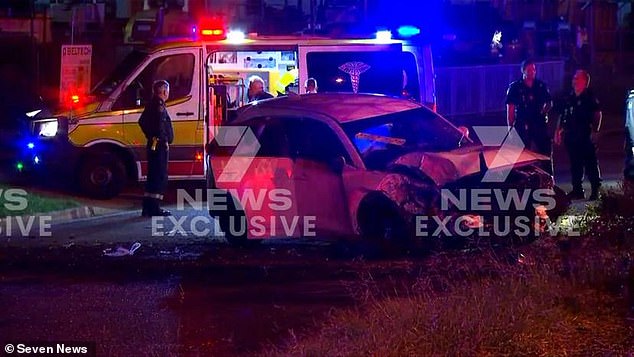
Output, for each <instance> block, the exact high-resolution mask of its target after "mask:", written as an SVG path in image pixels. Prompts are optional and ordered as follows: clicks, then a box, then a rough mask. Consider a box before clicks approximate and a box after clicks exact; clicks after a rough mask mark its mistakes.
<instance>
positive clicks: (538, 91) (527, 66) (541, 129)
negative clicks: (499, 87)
mask: <svg viewBox="0 0 634 357" xmlns="http://www.w3.org/2000/svg"><path fill="white" fill-rule="evenodd" d="M521 68H522V78H521V79H518V80H516V81H514V82H512V83H511V84H510V85H509V88H508V90H507V92H506V120H507V123H508V126H509V128H510V127H515V130H516V131H517V133H518V134H519V136H520V138H521V139H522V141H523V142H524V146H526V148H527V149H529V150H531V149H532V150H534V151H536V152H538V153H540V154H542V155H546V156H548V157H549V158H550V162H549V164H548V165H547V166H546V167H544V169H546V171H547V172H548V173H550V174H551V175H552V174H553V166H552V142H551V138H550V135H549V131H548V112H549V111H550V109H551V108H552V106H553V101H552V97H551V95H550V92H549V91H548V88H547V87H546V84H545V83H544V82H542V81H540V80H539V79H537V78H536V77H537V68H536V66H535V62H533V61H532V60H525V61H523V62H522V65H521Z"/></svg>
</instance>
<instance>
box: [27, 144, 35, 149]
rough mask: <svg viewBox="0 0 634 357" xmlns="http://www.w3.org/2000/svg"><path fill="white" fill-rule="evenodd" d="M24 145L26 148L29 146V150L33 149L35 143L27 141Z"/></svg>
mask: <svg viewBox="0 0 634 357" xmlns="http://www.w3.org/2000/svg"><path fill="white" fill-rule="evenodd" d="M26 147H27V148H29V149H31V150H33V148H34V147H35V144H33V143H28V144H26Z"/></svg>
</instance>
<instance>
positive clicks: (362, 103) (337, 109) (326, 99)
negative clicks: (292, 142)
mask: <svg viewBox="0 0 634 357" xmlns="http://www.w3.org/2000/svg"><path fill="white" fill-rule="evenodd" d="M417 108H423V106H422V105H420V104H418V103H416V102H413V101H411V100H407V99H402V98H394V97H388V96H384V95H378V94H353V93H317V94H302V95H291V96H284V97H278V98H273V99H265V100H260V101H256V102H253V103H249V104H247V105H246V106H244V107H242V108H240V110H239V112H238V116H237V119H236V120H235V122H240V121H243V120H247V119H249V118H252V117H254V116H259V115H262V114H264V113H265V112H267V111H275V112H276V113H278V114H279V113H280V111H284V110H291V111H302V112H306V113H313V114H322V115H327V116H329V117H331V118H333V119H335V120H336V121H337V122H339V123H342V124H343V123H348V122H352V121H356V120H360V119H365V118H371V117H376V116H381V115H387V114H392V113H398V112H402V111H406V110H412V109H417Z"/></svg>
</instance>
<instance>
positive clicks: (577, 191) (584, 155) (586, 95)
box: [555, 70, 602, 200]
mask: <svg viewBox="0 0 634 357" xmlns="http://www.w3.org/2000/svg"><path fill="white" fill-rule="evenodd" d="M589 85H590V75H589V74H588V72H586V71H583V70H578V71H577V72H576V73H575V75H574V76H573V78H572V88H573V90H572V92H571V93H570V94H569V95H568V96H567V97H566V99H565V102H564V107H563V113H562V115H561V117H560V120H559V124H558V125H557V131H556V132H555V143H556V144H558V145H559V144H561V143H562V141H563V143H564V145H565V146H566V149H567V151H568V156H569V157H570V171H571V174H572V191H571V192H570V193H569V197H570V198H571V199H584V198H585V194H584V191H583V187H582V182H583V173H584V169H585V173H586V175H587V176H588V180H589V181H590V185H591V187H592V192H591V193H590V197H589V199H590V200H596V199H597V198H599V189H600V187H601V174H600V172H599V163H598V161H597V149H596V143H597V134H598V132H599V130H600V129H601V119H602V113H601V109H600V107H599V101H598V100H597V98H596V97H595V96H594V95H593V93H592V91H591V90H590V89H589V88H588V86H589ZM562 139H563V140H562Z"/></svg>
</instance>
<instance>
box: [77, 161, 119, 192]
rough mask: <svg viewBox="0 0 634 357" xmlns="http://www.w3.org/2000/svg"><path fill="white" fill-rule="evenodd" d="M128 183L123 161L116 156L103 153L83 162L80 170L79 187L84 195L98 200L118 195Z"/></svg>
mask: <svg viewBox="0 0 634 357" xmlns="http://www.w3.org/2000/svg"><path fill="white" fill-rule="evenodd" d="M125 183H126V170H125V166H124V164H123V161H122V160H121V159H120V158H119V157H118V156H117V155H115V154H112V153H103V154H99V155H96V156H91V157H90V159H85V160H83V162H82V164H81V167H80V169H79V186H80V188H81V190H82V192H83V193H84V194H86V195H87V196H90V197H93V198H98V199H109V198H112V197H115V196H116V195H118V194H119V193H120V192H121V191H122V190H123V187H124V186H125Z"/></svg>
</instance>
